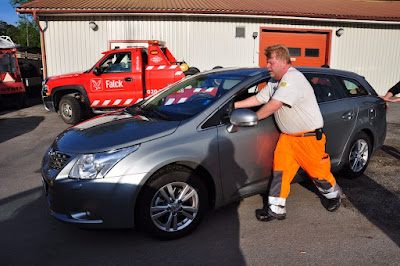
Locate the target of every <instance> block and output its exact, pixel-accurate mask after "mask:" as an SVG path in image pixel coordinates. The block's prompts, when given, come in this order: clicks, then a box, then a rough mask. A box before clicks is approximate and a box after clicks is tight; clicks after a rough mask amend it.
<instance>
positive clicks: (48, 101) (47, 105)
mask: <svg viewBox="0 0 400 266" xmlns="http://www.w3.org/2000/svg"><path fill="white" fill-rule="evenodd" d="M42 100H43V106H44V109H46V111H53V112H54V111H56V108H55V106H54V101H53V96H52V95H50V96H43V95H42Z"/></svg>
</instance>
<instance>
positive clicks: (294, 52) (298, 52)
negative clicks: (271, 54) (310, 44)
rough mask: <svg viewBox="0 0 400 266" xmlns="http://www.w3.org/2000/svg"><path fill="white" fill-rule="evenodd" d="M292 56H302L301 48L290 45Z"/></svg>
mask: <svg viewBox="0 0 400 266" xmlns="http://www.w3.org/2000/svg"><path fill="white" fill-rule="evenodd" d="M288 49H289V53H290V56H301V48H294V47H288Z"/></svg>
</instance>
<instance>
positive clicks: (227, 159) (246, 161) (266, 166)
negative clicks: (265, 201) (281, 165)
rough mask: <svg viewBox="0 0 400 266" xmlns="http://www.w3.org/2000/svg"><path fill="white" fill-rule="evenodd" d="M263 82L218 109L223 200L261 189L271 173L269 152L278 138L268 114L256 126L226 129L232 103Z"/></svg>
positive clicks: (272, 149)
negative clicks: (229, 130)
mask: <svg viewBox="0 0 400 266" xmlns="http://www.w3.org/2000/svg"><path fill="white" fill-rule="evenodd" d="M265 81H266V80H263V81H262V84H261V82H259V83H258V84H254V85H252V86H250V87H248V88H245V89H244V90H242V92H241V93H240V94H239V95H238V96H237V97H235V98H234V99H233V100H231V101H230V102H229V103H227V104H226V105H225V106H224V107H223V108H222V109H221V110H220V115H221V123H220V125H219V126H218V127H217V132H218V146H219V159H220V168H221V182H222V186H223V193H224V198H225V200H226V201H231V200H233V199H235V198H238V197H243V196H249V195H251V194H255V193H259V192H263V191H265V190H266V188H267V186H268V181H269V178H270V176H271V174H272V162H273V154H274V150H275V146H276V143H277V141H278V138H279V132H278V131H277V128H276V126H275V122H274V119H273V117H272V116H271V117H269V118H267V119H263V120H261V121H259V122H258V124H257V125H256V126H253V127H240V128H239V129H238V131H237V132H234V133H229V132H228V131H227V130H226V128H227V126H228V125H229V115H230V113H231V111H232V110H233V102H234V101H238V100H242V99H245V98H247V97H250V96H252V95H255V94H256V93H257V92H258V87H263V86H265Z"/></svg>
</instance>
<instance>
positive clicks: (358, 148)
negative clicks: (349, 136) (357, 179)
mask: <svg viewBox="0 0 400 266" xmlns="http://www.w3.org/2000/svg"><path fill="white" fill-rule="evenodd" d="M367 162H368V143H367V141H365V140H364V139H358V140H357V141H356V142H355V143H354V144H353V146H352V147H351V150H350V154H349V164H350V168H351V170H352V171H353V172H360V171H361V170H362V169H363V168H364V167H365V165H366V164H367Z"/></svg>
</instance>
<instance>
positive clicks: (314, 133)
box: [292, 128, 323, 140]
mask: <svg viewBox="0 0 400 266" xmlns="http://www.w3.org/2000/svg"><path fill="white" fill-rule="evenodd" d="M322 133H323V130H322V128H317V129H316V130H312V131H307V132H301V133H296V134H293V135H292V136H294V137H313V136H316V138H317V140H320V139H322Z"/></svg>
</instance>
